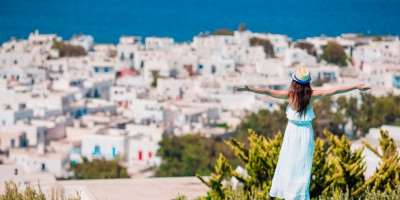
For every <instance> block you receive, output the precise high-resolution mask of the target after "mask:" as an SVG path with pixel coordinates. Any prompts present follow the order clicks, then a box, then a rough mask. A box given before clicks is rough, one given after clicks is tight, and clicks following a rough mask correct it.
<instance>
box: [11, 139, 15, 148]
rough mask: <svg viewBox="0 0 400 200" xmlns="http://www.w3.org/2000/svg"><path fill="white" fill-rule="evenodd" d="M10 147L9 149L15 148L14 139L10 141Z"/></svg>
mask: <svg viewBox="0 0 400 200" xmlns="http://www.w3.org/2000/svg"><path fill="white" fill-rule="evenodd" d="M10 146H11V148H15V140H14V139H12V140H11V144H10Z"/></svg>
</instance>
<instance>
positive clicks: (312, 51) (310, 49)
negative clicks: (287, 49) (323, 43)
mask: <svg viewBox="0 0 400 200" xmlns="http://www.w3.org/2000/svg"><path fill="white" fill-rule="evenodd" d="M294 47H295V48H299V49H303V50H306V51H307V53H308V54H309V55H312V56H317V49H316V48H315V46H314V45H313V44H312V43H310V42H307V41H299V42H296V43H295V44H294Z"/></svg>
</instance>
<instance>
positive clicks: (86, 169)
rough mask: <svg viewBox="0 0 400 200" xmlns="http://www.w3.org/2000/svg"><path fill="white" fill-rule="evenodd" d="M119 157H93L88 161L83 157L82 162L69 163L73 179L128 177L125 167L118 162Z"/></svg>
mask: <svg viewBox="0 0 400 200" xmlns="http://www.w3.org/2000/svg"><path fill="white" fill-rule="evenodd" d="M119 162H120V160H119V159H114V160H106V159H104V158H101V159H93V160H92V161H89V160H88V159H87V158H85V157H83V162H82V163H77V164H73V165H71V169H70V170H71V171H72V172H73V174H74V176H73V179H112V178H129V176H128V172H127V170H126V168H125V167H123V166H121V165H120V164H119Z"/></svg>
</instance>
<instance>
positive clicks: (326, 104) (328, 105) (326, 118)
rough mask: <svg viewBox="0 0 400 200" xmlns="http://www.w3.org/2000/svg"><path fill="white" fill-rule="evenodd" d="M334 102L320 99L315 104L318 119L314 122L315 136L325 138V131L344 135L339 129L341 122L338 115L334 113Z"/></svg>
mask: <svg viewBox="0 0 400 200" xmlns="http://www.w3.org/2000/svg"><path fill="white" fill-rule="evenodd" d="M333 107H334V101H333V100H332V99H331V98H326V99H319V100H317V101H315V102H314V104H313V108H314V113H315V116H316V118H315V119H314V120H313V122H312V124H313V129H314V135H316V136H317V137H324V135H323V134H322V133H323V132H324V129H328V130H331V131H332V132H334V133H335V134H338V135H342V134H343V132H342V131H341V130H340V129H339V125H340V120H339V119H338V115H337V114H336V113H335V112H333V111H332V108H333Z"/></svg>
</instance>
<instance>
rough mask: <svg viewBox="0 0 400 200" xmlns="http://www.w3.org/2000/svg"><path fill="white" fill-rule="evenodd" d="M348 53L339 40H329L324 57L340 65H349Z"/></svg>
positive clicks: (327, 60)
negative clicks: (347, 60)
mask: <svg viewBox="0 0 400 200" xmlns="http://www.w3.org/2000/svg"><path fill="white" fill-rule="evenodd" d="M346 58H347V55H346V53H345V52H344V49H343V47H342V46H341V45H340V44H338V43H337V42H333V41H332V42H328V44H327V45H326V47H325V48H324V49H323V53H322V59H324V60H326V62H328V63H332V64H335V65H338V66H342V67H343V66H347V62H346Z"/></svg>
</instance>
